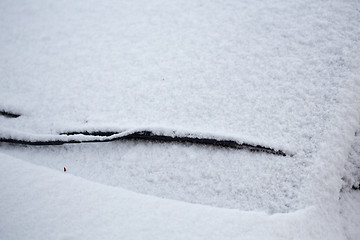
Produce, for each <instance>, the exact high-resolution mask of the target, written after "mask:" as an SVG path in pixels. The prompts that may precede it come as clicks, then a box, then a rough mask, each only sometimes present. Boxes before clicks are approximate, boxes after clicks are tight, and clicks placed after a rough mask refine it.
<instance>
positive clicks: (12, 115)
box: [0, 110, 21, 118]
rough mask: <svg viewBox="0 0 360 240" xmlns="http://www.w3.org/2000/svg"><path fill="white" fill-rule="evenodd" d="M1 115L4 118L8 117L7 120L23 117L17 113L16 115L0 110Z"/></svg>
mask: <svg viewBox="0 0 360 240" xmlns="http://www.w3.org/2000/svg"><path fill="white" fill-rule="evenodd" d="M0 115H1V116H4V117H7V118H18V117H20V116H21V115H20V114H17V113H14V112H9V111H5V110H0Z"/></svg>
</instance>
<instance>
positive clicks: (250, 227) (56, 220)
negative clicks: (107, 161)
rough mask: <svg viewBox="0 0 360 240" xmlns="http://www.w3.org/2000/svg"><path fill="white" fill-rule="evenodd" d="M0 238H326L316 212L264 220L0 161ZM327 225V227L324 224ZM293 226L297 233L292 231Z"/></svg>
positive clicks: (258, 215) (1, 157) (262, 216)
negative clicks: (1, 172)
mask: <svg viewBox="0 0 360 240" xmlns="http://www.w3.org/2000/svg"><path fill="white" fill-rule="evenodd" d="M0 160H1V161H0V167H1V169H3V170H4V169H6V171H3V174H1V175H0V184H1V186H2V190H1V191H2V192H1V194H0V214H1V218H0V238H1V239H29V240H32V239H36V240H42V239H61V240H64V239H277V240H278V239H284V240H285V239H286V240H287V239H319V238H320V236H322V237H325V238H326V239H331V237H333V236H334V235H333V234H334V232H333V231H331V229H330V231H328V232H327V231H324V229H326V226H325V222H323V221H322V219H321V218H319V215H318V214H316V213H317V210H316V209H315V208H307V209H303V210H300V211H296V212H294V213H290V214H289V213H288V214H274V215H267V214H265V213H261V212H244V211H239V210H229V209H220V208H212V207H207V206H201V205H193V204H188V203H183V202H177V201H173V200H166V199H159V198H155V197H151V196H146V195H141V194H136V193H133V192H129V191H126V190H123V189H121V188H114V187H108V186H104V185H101V184H97V183H93V182H89V181H86V180H84V179H82V178H78V177H74V176H72V175H70V174H67V173H59V172H57V171H54V170H50V169H48V168H44V167H41V166H36V165H32V164H29V163H27V162H24V161H21V160H18V159H14V158H11V157H9V156H6V155H3V154H0ZM326 224H327V223H326ZM299 227H300V228H299Z"/></svg>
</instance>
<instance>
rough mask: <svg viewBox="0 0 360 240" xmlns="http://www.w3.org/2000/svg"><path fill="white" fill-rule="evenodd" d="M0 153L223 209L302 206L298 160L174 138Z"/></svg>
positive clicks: (12, 149)
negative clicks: (162, 141)
mask: <svg viewBox="0 0 360 240" xmlns="http://www.w3.org/2000/svg"><path fill="white" fill-rule="evenodd" d="M1 150H2V152H3V153H6V154H8V155H11V156H15V157H17V158H19V159H23V160H26V161H28V162H31V163H35V164H37V165H42V166H47V167H50V168H53V169H56V170H60V171H62V170H63V168H64V167H66V169H67V173H69V174H74V175H76V176H80V177H83V178H85V179H88V180H91V181H95V182H99V183H102V184H106V185H110V186H116V187H122V188H126V189H129V190H133V191H136V192H141V193H146V194H150V195H155V196H159V197H162V198H170V199H176V200H181V201H186V202H191V203H199V204H206V205H211V206H217V207H223V208H235V209H241V210H256V211H265V212H268V213H277V212H289V211H295V210H297V209H299V208H302V207H306V206H307V205H304V203H303V201H301V198H300V196H299V193H298V188H299V187H301V186H303V185H305V184H311V183H310V182H309V183H305V179H306V174H307V172H306V171H307V168H306V166H304V163H303V161H302V159H297V158H294V157H282V156H275V155H269V154H266V153H252V152H247V151H239V150H231V149H222V148H217V147H205V146H193V145H181V144H174V143H167V144H158V143H141V142H135V141H127V142H121V143H120V142H111V143H101V144H98V143H89V144H81V145H64V146H51V147H48V146H46V147H41V146H39V147H35V146H28V147H19V146H11V145H5V144H3V145H2V146H1Z"/></svg>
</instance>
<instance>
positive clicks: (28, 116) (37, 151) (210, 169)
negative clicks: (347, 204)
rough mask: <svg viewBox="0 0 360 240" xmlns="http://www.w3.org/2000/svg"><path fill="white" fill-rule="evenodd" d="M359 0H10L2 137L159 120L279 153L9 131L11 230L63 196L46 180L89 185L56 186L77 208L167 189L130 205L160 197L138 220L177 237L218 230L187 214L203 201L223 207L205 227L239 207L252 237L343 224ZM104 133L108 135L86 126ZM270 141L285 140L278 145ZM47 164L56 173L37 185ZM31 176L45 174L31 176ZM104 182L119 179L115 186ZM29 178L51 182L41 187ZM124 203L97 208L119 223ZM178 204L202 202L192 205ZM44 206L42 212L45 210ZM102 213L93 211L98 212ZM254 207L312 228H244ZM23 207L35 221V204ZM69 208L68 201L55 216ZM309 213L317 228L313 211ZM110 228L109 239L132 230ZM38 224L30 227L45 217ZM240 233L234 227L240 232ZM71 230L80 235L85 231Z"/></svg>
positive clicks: (5, 205)
mask: <svg viewBox="0 0 360 240" xmlns="http://www.w3.org/2000/svg"><path fill="white" fill-rule="evenodd" d="M359 7H360V6H359V4H358V3H357V1H340V0H339V1H331V2H327V1H266V2H254V1H226V2H224V1H210V2H209V1H160V0H155V1H142V0H136V1H128V2H125V1H120V2H119V1H111V0H109V1H104V2H98V1H92V0H91V1H82V0H80V1H69V0H63V1H56V2H44V1H37V0H31V1H1V3H0V33H1V34H0V49H1V50H0V52H1V54H0V66H1V67H0V92H1V94H0V111H1V113H2V114H1V115H2V116H0V139H1V141H3V142H9V140H11V141H12V142H14V141H15V142H16V141H18V142H21V141H23V143H29V142H33V143H34V142H42V143H45V142H55V141H60V142H61V141H63V142H67V141H68V142H69V141H70V142H71V141H72V142H81V141H93V140H96V141H98V140H100V141H107V140H113V139H112V138H118V137H123V136H128V135H129V134H134V133H139V132H142V133H143V132H148V133H149V134H150V135H157V136H163V137H164V136H165V137H167V140H169V139H171V138H189V139H211V140H213V141H217V142H219V141H220V142H221V141H223V142H224V141H231V142H232V143H234V144H238V145H240V146H250V147H258V148H259V147H263V148H266V149H271V150H272V151H273V152H271V151H260V152H256V153H254V152H249V151H246V150H244V151H243V150H240V149H239V148H241V147H239V148H238V149H236V148H235V149H227V148H225V149H224V148H218V147H216V146H203V145H201V146H198V145H194V144H187V143H189V142H190V143H191V140H190V141H184V142H185V144H178V143H168V144H164V143H148V142H143V141H140V142H138V141H131V139H125V140H126V141H121V142H111V143H86V144H85V143H83V144H79V145H63V146H28V147H27V145H12V144H8V143H2V144H1V145H0V151H1V152H2V153H5V154H7V155H11V157H9V156H6V155H1V157H0V158H1V159H0V160H1V161H0V164H1V165H2V166H3V167H4V168H5V167H6V168H9V169H11V171H10V172H11V174H10V173H8V174H5V175H1V177H0V179H1V184H2V186H4V185H7V184H8V183H7V182H8V181H15V179H16V178H14V176H17V178H19V182H18V183H11V184H10V185H9V186H13V188H10V187H7V188H6V191H4V193H3V194H1V197H2V199H1V204H2V205H0V213H1V215H2V216H6V218H4V217H2V219H1V223H2V224H1V225H2V229H1V228H0V230H1V231H0V237H1V234H4V233H5V235H4V236H18V237H19V238H24V236H25V235H26V234H30V233H31V231H32V230H29V231H26V230H23V231H19V232H18V231H17V229H16V226H15V225H14V224H13V222H12V221H14V218H15V217H16V216H18V215H17V214H19V211H20V210H21V211H23V210H24V209H23V208H27V207H28V208H29V209H31V208H35V207H36V206H38V205H37V204H38V201H44V202H47V204H51V203H49V201H53V200H54V199H52V198H48V197H47V196H46V195H44V193H43V192H42V191H45V192H47V191H50V190H51V189H52V185H51V183H53V184H54V187H55V186H59V184H60V185H61V182H62V181H63V180H64V182H69V184H70V185H71V188H73V189H74V191H80V192H81V194H80V193H79V195H76V196H73V195H71V194H68V195H66V196H63V195H61V194H60V195H61V198H64V200H66V201H69V202H70V206H69V207H70V208H76V207H75V204H74V202H73V201H75V200H74V199H76V198H79V199H87V198H88V195H91V197H89V199H88V201H87V205H86V204H85V205H84V208H82V209H80V210H79V211H81V212H82V213H83V211H85V210H86V209H87V208H91V207H92V206H94V207H95V206H96V207H97V208H99V209H100V210H101V206H99V205H97V203H102V202H103V201H105V200H104V199H103V197H102V193H103V192H104V196H106V197H108V198H114V199H121V198H122V197H126V198H127V200H126V201H127V202H126V203H125V204H130V203H131V202H132V200H131V199H134V203H131V204H139V205H143V203H145V202H147V200H146V198H147V197H148V196H142V195H139V194H133V193H130V192H128V191H125V190H123V189H121V188H127V189H129V190H132V191H136V192H140V193H145V194H150V195H155V196H159V197H163V198H167V199H166V200H159V199H156V198H153V197H149V199H148V201H149V205H148V206H147V205H145V206H144V207H143V208H142V210H139V209H137V208H136V207H135V205H134V206H133V208H134V209H133V212H132V211H129V210H128V211H125V209H126V208H125V207H124V211H125V212H127V214H130V215H134V216H136V215H137V214H139V218H140V215H141V218H146V217H148V216H147V215H146V214H145V215H144V214H143V212H144V211H145V212H146V211H147V210H146V209H148V210H149V209H150V208H151V209H152V208H153V207H155V206H154V205H156V206H157V207H159V209H160V210H159V211H160V213H156V214H159V215H157V217H154V216H153V214H155V213H154V212H153V210H151V211H150V210H149V219H148V220H143V221H139V222H136V221H135V220H134V221H135V222H136V223H134V224H135V225H136V224H137V225H136V227H135V228H136V229H142V230H144V228H149V229H150V228H151V231H150V232H151V234H154V235H152V236H154V237H151V238H155V236H156V237H158V238H164V239H165V238H171V237H169V235H167V234H169V231H170V230H169V229H173V232H174V237H175V238H176V237H178V238H181V236H183V237H185V238H187V239H190V238H197V237H198V236H202V237H203V238H208V237H209V235H211V234H212V233H211V231H210V230H214V229H210V227H209V229H207V230H206V231H204V232H202V231H200V230H199V229H197V230H196V229H195V228H194V227H189V226H187V225H186V224H184V222H186V221H187V220H188V221H195V222H196V218H197V214H200V213H201V214H208V213H209V214H210V215H211V216H213V217H214V218H216V216H219V218H221V220H219V223H218V222H212V223H213V225H214V226H213V225H211V224H210V225H209V226H213V227H214V228H219V229H220V228H221V229H223V230H224V229H225V230H226V229H228V228H229V226H226V224H229V221H235V222H236V223H238V225H239V229H238V230H237V231H235V232H234V234H235V233H236V234H240V235H241V234H248V235H247V236H248V237H249V238H251V237H256V238H257V239H258V238H261V236H263V238H268V237H269V236H274V238H277V239H278V238H279V237H281V236H282V237H284V238H285V239H288V238H292V237H298V238H300V239H301V238H302V239H305V238H314V239H318V238H319V236H321V235H322V234H324V236H326V235H327V236H328V239H331V238H333V239H340V238H342V237H345V236H346V233H345V232H344V230H343V228H342V226H341V222H340V214H339V212H340V210H339V201H338V199H339V191H340V189H342V188H343V185H344V184H343V181H342V178H343V177H344V174H346V172H345V168H344V166H345V163H346V161H347V159H348V153H349V151H350V146H351V144H352V142H353V141H354V132H355V131H356V128H357V127H358V123H359V122H358V117H359V106H360V104H359V96H358V95H359V94H358V93H359V92H360V91H359V90H360V89H359V74H360V71H359V66H360V65H359V63H360V60H359V56H360V47H359V36H360V28H359V27H358V26H359V24H360V14H359V10H358V9H359ZM12 114H15V115H12ZM16 114H18V115H20V116H16ZM99 132H101V133H111V134H108V135H102V136H99V134H93V135H92V136H89V134H88V133H99ZM64 133H68V134H67V135H66V134H65V135H64ZM69 133H71V134H69ZM110 135H111V136H110ZM11 141H10V142H11ZM193 143H194V142H193ZM215 145H216V144H215ZM218 145H219V144H218ZM220 145H221V144H220ZM223 145H224V144H223ZM245 148H246V149H250V150H251V148H248V147H245ZM274 152H275V153H276V152H277V153H283V154H277V155H276V154H275V155H274V154H268V153H274ZM284 155H286V156H284ZM13 158H18V159H22V160H25V161H28V162H31V163H35V164H36V165H43V166H47V167H49V168H53V169H57V170H61V171H63V167H66V168H67V172H66V174H68V173H69V174H74V175H76V176H80V177H83V178H85V179H87V180H91V181H93V182H94V181H95V182H99V183H101V184H102V185H98V184H97V183H96V184H95V183H93V182H88V181H86V180H84V179H80V178H76V177H73V176H61V174H59V173H56V172H54V171H53V170H49V169H44V168H42V167H40V166H36V165H31V164H28V163H25V162H21V161H22V160H15V159H13ZM31 172H34V174H32V173H31ZM41 172H44V173H43V174H40V173H41ZM38 174H39V175H38ZM47 177H49V178H54V180H53V181H54V182H50V183H46V184H44V185H41V184H40V183H41V182H45V181H46V180H45V179H47ZM65 178H68V179H67V180H65ZM24 179H28V180H29V182H34V184H30V185H29V186H27V187H28V189H27V187H25V186H26V185H25V182H26V181H25V180H24ZM70 182H71V183H70ZM95 185H96V188H98V189H102V190H99V192H100V193H101V194H100V195H98V196H94V195H93V194H94V193H91V192H90V191H88V190H86V189H87V188H92V186H95ZM105 185H110V186H114V187H116V190H114V192H115V193H111V191H110V187H108V186H105ZM59 188H60V189H62V187H61V186H60V187H59ZM15 189H16V190H15ZM79 189H82V190H79ZM29 191H33V192H35V193H38V194H40V195H41V196H39V198H32V197H31V196H28V195H26V194H27V193H28V192H29ZM25 193H26V194H25ZM17 194H18V195H17ZM21 194H25V195H24V196H27V197H26V198H25V197H24V199H23V201H24V202H28V203H27V205H26V207H25V206H23V205H19V204H18V203H16V202H14V201H13V200H14V199H15V198H17V196H20V195H21ZM112 194H114V195H112ZM51 199H52V200H51ZM57 199H58V198H57ZM135 199H137V200H135ZM169 199H176V200H181V201H185V202H190V203H198V204H204V205H211V206H213V207H220V208H212V207H208V206H206V207H203V206H198V205H192V204H190V203H178V202H175V201H173V200H169ZM54 201H58V200H54ZM114 201H115V200H114ZM115 202H116V201H115ZM115 202H114V203H115ZM125 206H126V205H125ZM112 208H116V206H112V205H111V206H110V205H107V207H106V212H105V213H103V214H104V215H105V216H101V218H102V219H103V220H104V221H107V222H108V224H110V225H111V224H122V223H123V221H124V219H118V221H115V222H113V223H111V222H109V221H110V220H109V219H111V216H112V215H111V214H110V213H109V212H110V211H111V209H112ZM223 208H231V209H237V210H228V209H223ZM7 209H11V210H7ZM131 209H132V208H131ZM161 209H166V210H164V211H162V210H161ZM171 209H172V210H171ZM181 209H184V210H185V211H184V212H186V209H194V211H195V212H197V213H194V215H191V214H188V213H184V215H181V214H180V211H181ZM100 210H99V211H100ZM239 210H241V211H239ZM39 211H40V212H39V215H38V216H42V217H49V216H48V215H47V216H45V215H42V211H41V210H39ZM44 211H45V210H44ZM59 211H63V209H62V208H59ZM104 211H105V210H104ZM117 211H118V212H119V214H120V215H121V213H122V211H120V210H117ZM139 211H142V214H140V213H139ZM168 211H175V213H176V214H175V215H176V216H178V217H179V222H181V223H182V224H183V225H184V226H185V227H184V229H181V228H179V229H178V228H177V227H174V226H175V224H174V221H175V222H176V219H177V218H176V217H174V216H175V215H171V217H168V215H167V214H165V212H168ZM190 211H192V210H190ZM232 211H233V212H232ZM245 211H248V212H245ZM253 211H263V212H266V214H265V213H264V214H263V215H262V214H260V215H259V213H255V212H253ZM304 212H306V214H304ZM28 213H29V214H30V213H31V214H35V216H37V215H36V213H33V212H32V211H30V210H29V212H28ZM280 213H281V214H280ZM83 214H85V213H83ZM98 214H100V213H99V212H94V211H92V212H91V213H89V214H88V219H92V218H94V217H95V218H96V216H97V215H98ZM109 214H110V215H109ZM267 214H275V215H267ZM277 214H280V215H281V217H277V216H278V215H277ZM307 214H308V215H307ZM50 215H51V214H50ZM180 215H181V216H180ZM238 215H239V216H238ZM255 216H259V217H260V218H261V219H263V221H264V222H268V221H269V219H278V221H279V222H281V223H282V222H283V221H285V222H287V224H288V225H286V224H285V223H284V226H290V225H291V224H292V223H293V221H295V222H296V221H302V222H303V223H304V225H306V229H305V230H304V232H302V233H301V234H300V233H299V232H297V230H291V231H284V232H282V231H281V228H278V230H276V231H272V230H271V229H272V228H273V227H272V226H269V227H268V228H263V227H259V229H258V230H259V231H260V232H261V233H262V234H263V235H262V234H259V231H256V230H254V231H248V230H246V229H247V227H248V225H246V224H245V225H246V226H247V227H245V225H244V229H243V228H242V227H241V226H243V224H244V222H245V220H244V219H255V218H256V217H255ZM299 216H300V217H299ZM305 216H307V217H305ZM310 216H311V217H310ZM22 217H23V218H25V222H26V218H30V217H31V216H30V215H26V213H25V216H22ZM64 218H67V217H66V216H60V215H59V217H58V218H52V220H49V221H46V224H48V225H49V226H53V225H56V224H57V223H58V222H59V221H63V219H64ZM85 218H86V217H85ZM167 218H169V222H167V221H165V222H163V221H164V219H167ZM310 218H311V219H312V221H313V222H312V223H314V224H318V229H313V225H311V224H305V222H306V221H307V220H306V219H310ZM70 219H76V216H72V214H71V215H70V217H69V221H70ZM151 219H153V220H154V219H155V220H159V219H162V220H161V221H162V224H165V225H166V224H167V223H169V225H166V227H165V228H167V227H168V228H169V229H167V230H163V229H160V228H157V227H154V226H153V225H151V224H150V222H151V221H152V220H151ZM186 219H187V220H186ZM227 219H228V220H227ZM301 219H302V220H301ZM74 221H75V222H76V220H74ZM86 221H87V220H86ZM86 221H85V222H86ZM204 221H205V220H204V219H202V220H200V223H199V227H203V225H204ZM251 221H252V220H251ZM251 221H250V222H251ZM220 222H221V226H218V224H220ZM255 222H256V221H255ZM77 223H79V222H77ZM236 223H232V224H235V225H236ZM27 224H29V223H28V222H27ZM300 225H301V224H300ZM300 225H299V229H300V228H301V226H300ZM114 226H115V225H114ZM114 226H111V231H112V232H113V233H114V235H111V232H110V233H108V234H110V235H109V238H115V237H119V236H120V235H118V234H115V233H119V232H117V231H116V230H114V229H113V227H114ZM186 226H187V227H186ZM223 226H226V227H223ZM39 227H40V225H36V224H35V225H33V228H34V230H33V231H36V228H39ZM107 227H109V226H107ZM107 227H106V228H103V229H102V230H99V231H98V232H96V234H95V233H94V234H95V235H94V236H98V235H97V234H100V233H101V232H102V231H104V229H108V228H107ZM128 228H130V226H128ZM50 229H51V228H50ZM241 229H243V230H241ZM275 229H276V228H275ZM61 230H62V228H61V227H59V228H57V230H56V231H55V233H54V232H52V233H51V234H55V235H56V236H63V235H61V234H56V233H57V231H61ZM225 230H224V231H225ZM84 231H87V230H86V229H85V230H84ZM91 231H93V230H91ZM181 231H184V232H186V235H181V234H180V232H181ZM214 231H215V230H214ZM219 231H221V230H219ZM140 232H141V231H140ZM144 232H149V231H145V230H144ZM170 232H171V231H170ZM43 233H44V235H43V238H44V239H46V238H48V237H47V236H50V235H51V234H50V231H46V228H45V230H44V232H43ZM127 233H128V234H125V233H124V234H123V236H124V237H127V238H129V239H133V238H136V237H138V238H141V235H137V234H139V232H138V231H128V232H127ZM202 233H203V235H201V234H202ZM16 234H19V235H16ZM21 234H24V235H21ZM48 234H50V235H48ZM232 234H233V233H231V234H230V235H223V236H224V238H225V236H229V238H236V237H239V238H240V236H237V235H236V234H235V235H232ZM269 234H270V235H269ZM271 234H272V235H271ZM282 234H284V235H282ZM297 234H299V235H297ZM304 234H305V235H304ZM307 234H308V235H307ZM34 236H36V235H34ZM69 236H79V235H77V233H76V230H74V229H73V230H72V232H70V233H69ZM30 238H31V237H30ZM34 238H35V237H34ZM36 238H37V237H36ZM219 238H221V237H219ZM219 238H218V239H219ZM37 239H38V238H37Z"/></svg>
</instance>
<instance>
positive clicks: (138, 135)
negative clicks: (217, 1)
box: [0, 131, 287, 156]
mask: <svg viewBox="0 0 360 240" xmlns="http://www.w3.org/2000/svg"><path fill="white" fill-rule="evenodd" d="M120 133H121V132H114V131H109V132H106V131H94V132H89V131H84V132H64V133H61V134H60V135H67V136H76V135H86V136H96V137H99V136H101V137H104V138H102V139H82V140H76V138H75V139H74V138H73V139H69V140H66V139H65V140H49V141H46V140H39V141H36V140H34V141H30V140H24V139H15V138H4V137H3V138H0V142H7V143H14V144H25V145H62V144H67V143H85V142H111V141H121V140H141V141H152V142H177V143H190V144H200V145H210V146H216V147H224V148H232V149H244V150H248V151H251V152H264V153H269V154H274V155H279V156H286V155H287V154H286V153H285V151H282V150H275V149H272V148H269V147H264V146H261V145H253V144H248V143H238V142H236V141H234V140H219V139H215V138H206V137H193V136H186V137H183V136H168V135H164V134H157V133H154V132H152V131H136V132H132V133H129V134H127V135H121V136H119V137H116V136H115V137H111V136H113V135H115V134H120Z"/></svg>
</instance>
